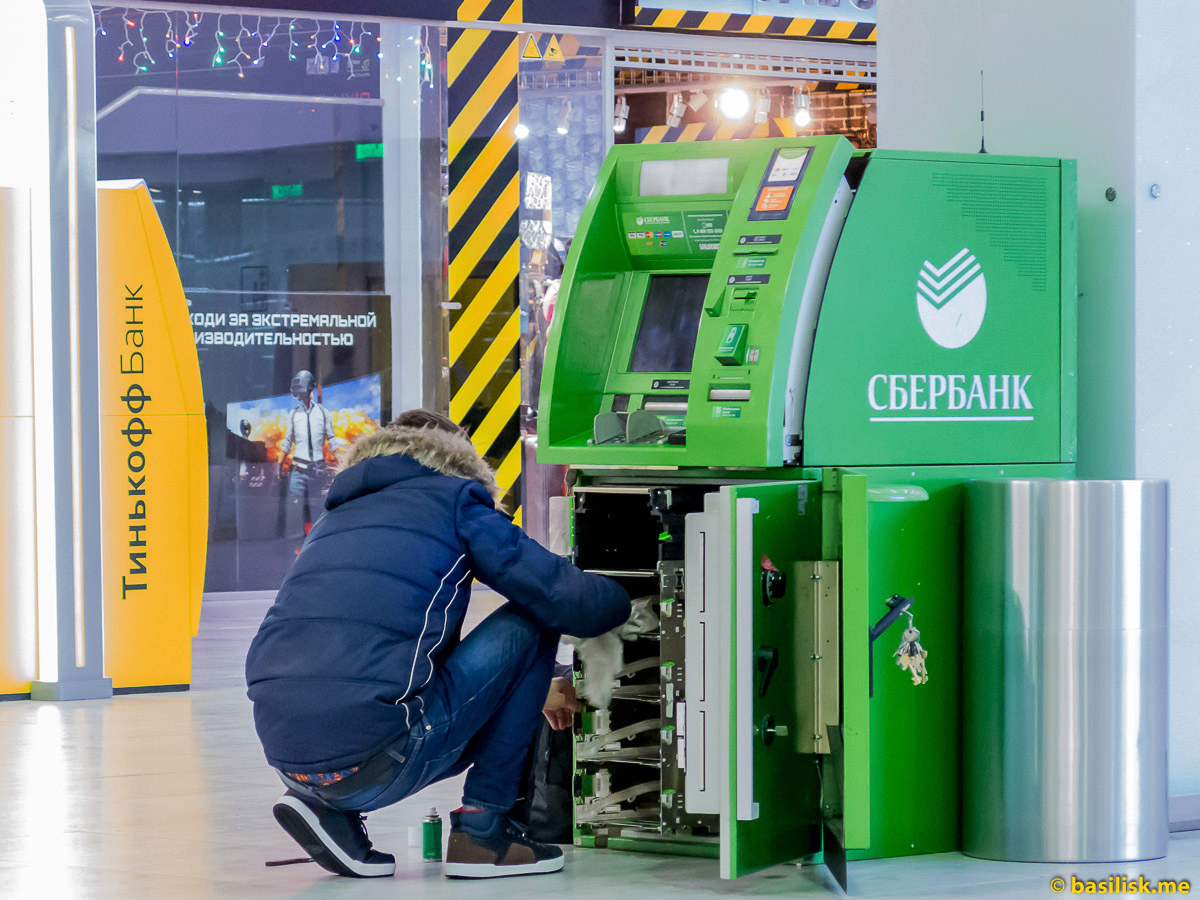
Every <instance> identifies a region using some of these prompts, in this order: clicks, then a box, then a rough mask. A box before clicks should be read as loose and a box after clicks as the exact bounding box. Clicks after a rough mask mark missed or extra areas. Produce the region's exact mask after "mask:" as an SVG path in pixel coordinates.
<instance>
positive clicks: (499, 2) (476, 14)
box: [457, 0, 525, 25]
mask: <svg viewBox="0 0 1200 900" xmlns="http://www.w3.org/2000/svg"><path fill="white" fill-rule="evenodd" d="M523 6H524V3H523V2H522V0H462V2H461V3H459V4H458V16H457V18H458V21H459V22H504V23H506V24H509V25H520V24H521V19H522V17H523V16H524V14H525V13H524V10H523V8H522V7H523Z"/></svg>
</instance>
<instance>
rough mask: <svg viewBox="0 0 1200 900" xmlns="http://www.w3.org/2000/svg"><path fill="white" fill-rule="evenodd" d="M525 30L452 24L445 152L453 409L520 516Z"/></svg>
mask: <svg viewBox="0 0 1200 900" xmlns="http://www.w3.org/2000/svg"><path fill="white" fill-rule="evenodd" d="M521 15H522V9H521V0H464V2H463V3H461V4H460V5H459V11H458V18H459V20H460V21H482V20H488V21H494V22H514V23H515V22H520V20H521ZM517 45H518V37H517V35H516V34H515V33H513V32H507V31H489V30H486V29H474V28H472V29H460V28H455V29H450V32H449V49H448V52H447V105H448V113H449V115H448V118H449V122H450V125H449V128H448V137H447V150H448V156H449V163H450V198H449V209H448V219H449V221H448V224H449V229H450V235H449V244H450V250H449V258H450V266H449V269H450V272H449V274H450V284H449V293H450V301H451V312H450V417H451V418H452V419H454V421H456V422H458V423H459V424H461V425H463V426H465V427H466V428H467V429H468V430H469V431H470V432H471V440H472V441H473V442H474V444H475V447H476V449H478V450H479V452H480V453H482V454H483V455H484V456H485V457H487V459H488V461H489V462H490V463H491V464H492V466H493V467H494V468H495V469H496V476H497V480H498V481H499V483H500V487H501V488H502V489H503V490H504V491H505V493H506V495H507V496H506V500H505V505H506V506H507V507H508V509H509V510H515V512H516V514H517V517H518V522H519V521H520V518H519V517H520V498H521V481H520V477H521V429H520V405H521V380H520V379H521V369H520V360H519V346H520V338H521V319H520V310H519V305H518V298H517V274H518V272H519V271H520V264H521V253H520V248H519V246H518V212H517V207H518V203H519V199H520V180H519V175H518V161H517V146H516V135H515V133H514V129H515V127H516V124H517V59H518V53H519V51H518V46H517Z"/></svg>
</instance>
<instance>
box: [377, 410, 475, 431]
mask: <svg viewBox="0 0 1200 900" xmlns="http://www.w3.org/2000/svg"><path fill="white" fill-rule="evenodd" d="M388 428H435V429H437V430H438V431H448V432H450V433H451V434H461V435H464V436H465V435H466V433H467V431H466V429H465V428H462V427H460V426H458V425H456V424H455V423H454V422H453V421H452V420H451V419H450V418H449V417H448V416H443V415H442V414H441V413H435V412H431V411H430V410H428V409H410V410H408V412H402V413H400V415H398V416H396V418H394V419H392V421H391V422H389V423H388Z"/></svg>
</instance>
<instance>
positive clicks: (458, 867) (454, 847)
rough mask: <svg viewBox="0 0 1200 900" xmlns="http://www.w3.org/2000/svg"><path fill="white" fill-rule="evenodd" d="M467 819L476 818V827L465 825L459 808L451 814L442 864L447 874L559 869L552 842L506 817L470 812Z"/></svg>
mask: <svg viewBox="0 0 1200 900" xmlns="http://www.w3.org/2000/svg"><path fill="white" fill-rule="evenodd" d="M470 818H471V819H472V820H476V819H478V820H479V821H478V826H479V827H469V828H468V827H464V825H463V822H462V814H461V813H460V812H459V811H458V810H455V811H454V812H452V813H450V841H449V844H448V845H447V847H446V862H445V864H444V865H443V866H442V872H443V874H445V875H446V877H448V878H501V877H503V876H506V875H540V874H542V873H544V872H558V871H561V870H562V867H563V852H562V850H560V849H559V848H558V847H555V846H554V845H553V844H539V843H538V842H537V841H535V840H533V839H532V838H530V837H529V836H528V835H527V834H526V833H525V832H524V831H522V830H521V829H520V828H518V827H517V826H516V824H514V823H513V821H512V820H511V819H509V818H508V816H505V815H501V814H500V813H491V814H485V813H471V814H470ZM489 820H490V821H489ZM472 825H475V823H474V822H472Z"/></svg>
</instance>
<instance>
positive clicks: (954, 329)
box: [917, 247, 987, 350]
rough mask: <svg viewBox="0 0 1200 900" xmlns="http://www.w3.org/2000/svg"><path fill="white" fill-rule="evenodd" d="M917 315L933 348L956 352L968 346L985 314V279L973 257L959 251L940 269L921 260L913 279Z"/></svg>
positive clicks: (966, 251) (971, 254)
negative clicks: (915, 281) (935, 346)
mask: <svg viewBox="0 0 1200 900" xmlns="http://www.w3.org/2000/svg"><path fill="white" fill-rule="evenodd" d="M917 312H918V313H919V314H920V316H921V324H922V325H923V326H924V327H925V333H926V334H928V335H929V337H930V338H932V339H933V342H934V343H935V344H937V345H939V346H941V347H945V348H946V349H948V350H956V349H958V348H959V347H965V346H966V345H967V344H969V343H970V342H971V340H972V339H973V338H974V337H975V335H976V334H978V333H979V328H980V326H981V325H983V316H984V314H985V313H986V312H987V279H986V278H984V277H983V266H982V265H980V263H979V262H978V261H977V260H976V259H975V254H974V253H972V252H971V251H970V250H969V249H967V248H966V247H963V248H962V249H961V250H959V251H958V253H956V254H955V255H954V257H953V258H952V259H950V261H949V262H947V263H945V264H944V265H941V266H935V265H934V264H933V263H932V262H931V261H930V260H928V259H927V260H925V264H924V265H923V266H921V273H920V275H919V276H918V277H917Z"/></svg>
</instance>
